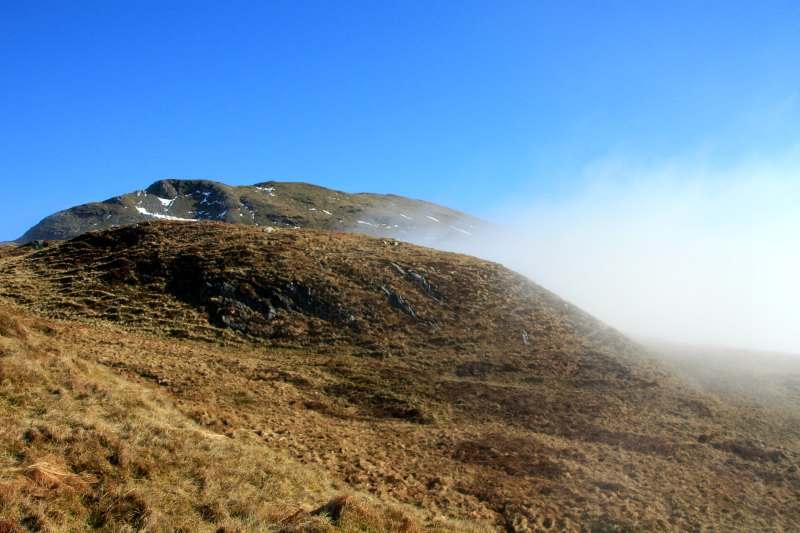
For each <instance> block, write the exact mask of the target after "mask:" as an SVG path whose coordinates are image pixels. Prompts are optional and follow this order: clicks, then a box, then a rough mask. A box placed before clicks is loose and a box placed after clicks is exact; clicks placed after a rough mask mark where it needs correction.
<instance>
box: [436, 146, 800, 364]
mask: <svg viewBox="0 0 800 533" xmlns="http://www.w3.org/2000/svg"><path fill="white" fill-rule="evenodd" d="M582 183H583V185H582V187H581V188H580V189H579V190H576V191H574V192H573V193H572V194H570V195H568V196H566V197H563V198H560V199H544V198H541V197H537V192H536V191H532V192H531V193H530V195H529V197H528V199H527V200H523V201H517V202H514V203H512V204H510V205H505V206H503V207H502V209H499V210H497V212H496V213H495V215H496V216H495V217H493V218H494V219H495V220H498V221H500V227H499V228H498V229H496V230H492V231H489V232H487V233H485V234H483V235H481V236H476V237H475V239H472V240H469V239H467V240H459V241H458V242H452V243H444V244H443V245H441V246H442V247H444V248H449V249H452V250H456V251H460V252H464V253H469V254H472V255H476V256H480V257H484V258H487V259H492V260H495V261H499V262H501V263H503V264H505V265H507V266H508V267H510V268H512V269H514V270H516V271H518V272H521V273H523V274H525V275H526V276H528V277H530V278H531V279H532V280H534V281H536V282H537V283H539V284H540V285H543V286H545V287H547V288H548V289H550V290H552V291H554V292H556V293H558V294H559V295H561V296H562V297H564V298H566V299H567V300H570V301H571V302H573V303H575V304H577V305H579V306H581V307H582V308H584V309H586V310H587V311H589V312H591V313H592V314H594V315H595V316H597V317H598V318H600V319H601V320H603V321H604V322H606V323H608V324H610V325H612V326H614V327H616V328H618V329H620V330H622V331H623V332H625V333H627V334H629V335H633V336H637V337H645V338H654V339H664V340H669V341H673V342H680V343H692V344H703V345H716V346H728V347H740V348H750V349H758V350H772V351H783V352H791V353H800V151H798V150H790V151H787V152H786V153H784V154H781V155H780V156H776V157H771V158H760V159H758V158H754V159H751V160H749V161H743V162H740V163H739V164H736V165H734V166H728V167H720V166H714V165H710V164H709V163H708V162H706V161H702V160H700V159H694V160H688V159H684V160H674V161H665V162H659V163H655V164H645V165H643V164H637V163H634V162H631V161H625V160H606V161H603V162H600V163H596V164H593V165H590V166H588V167H587V168H586V171H585V179H584V180H583V182H582Z"/></svg>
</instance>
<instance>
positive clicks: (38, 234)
mask: <svg viewBox="0 0 800 533" xmlns="http://www.w3.org/2000/svg"><path fill="white" fill-rule="evenodd" d="M151 220H216V221H221V222H227V223H231V224H244V225H248V226H260V227H266V228H269V227H273V228H312V229H325V230H338V231H354V232H359V233H366V234H368V235H373V236H382V237H393V238H397V239H401V240H413V241H415V242H429V243H431V244H435V243H436V242H437V241H439V240H450V239H453V238H467V237H469V236H471V235H472V233H473V232H474V231H475V230H477V229H479V228H480V227H482V226H485V225H486V223H485V222H483V221H482V220H480V219H478V218H475V217H472V216H470V215H466V214H464V213H461V212H459V211H455V210H453V209H449V208H446V207H443V206H439V205H436V204H432V203H429V202H424V201H421V200H413V199H410V198H405V197H403V196H397V195H393V194H370V193H357V194H350V193H345V192H342V191H337V190H333V189H327V188H325V187H320V186H317V185H313V184H309V183H300V182H279V181H267V182H261V183H256V184H254V185H249V186H231V185H226V184H224V183H220V182H216V181H210V180H183V179H164V180H160V181H157V182H155V183H153V184H152V185H150V186H149V187H147V188H146V189H144V190H138V191H134V192H131V193H127V194H123V195H121V196H115V197H114V198H110V199H108V200H105V201H103V202H92V203H87V204H83V205H79V206H75V207H71V208H69V209H65V210H63V211H59V212H57V213H54V214H53V215H50V216H48V217H46V218H44V219H43V220H42V221H41V222H39V223H38V224H36V225H35V226H33V227H32V228H31V229H29V230H28V231H27V232H25V234H24V235H23V236H22V237H20V238H19V239H18V240H17V242H20V243H27V242H30V241H34V240H66V239H71V238H73V237H77V236H78V235H81V234H83V233H86V232H88V231H94V230H102V229H110V228H114V227H118V226H124V225H128V224H135V223H138V222H146V221H151Z"/></svg>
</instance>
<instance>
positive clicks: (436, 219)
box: [425, 215, 441, 222]
mask: <svg viewBox="0 0 800 533" xmlns="http://www.w3.org/2000/svg"><path fill="white" fill-rule="evenodd" d="M425 218H428V219H430V220H433V221H434V222H441V221H440V220H439V219H438V218H434V217H432V216H430V215H425Z"/></svg>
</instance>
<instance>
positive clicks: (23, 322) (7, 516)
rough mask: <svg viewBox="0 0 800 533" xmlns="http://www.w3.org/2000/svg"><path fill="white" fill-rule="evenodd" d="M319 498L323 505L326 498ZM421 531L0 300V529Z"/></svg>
mask: <svg viewBox="0 0 800 533" xmlns="http://www.w3.org/2000/svg"><path fill="white" fill-rule="evenodd" d="M326 502H327V503H326ZM88 529H101V530H108V531H138V530H143V531H186V532H189V531H192V532H194V531H408V532H411V531H420V530H422V529H434V530H465V529H467V526H466V525H464V524H459V525H454V524H452V523H442V524H428V527H423V526H422V525H421V524H420V522H419V521H418V520H417V519H416V517H415V516H414V515H413V512H412V511H409V510H407V509H399V508H389V507H387V506H386V505H381V504H378V503H377V502H375V501H372V500H370V499H369V498H367V497H365V496H361V495H352V494H351V495H345V496H342V495H338V496H337V495H336V492H335V491H334V490H333V489H332V487H331V484H330V482H329V480H328V479H327V478H326V477H325V476H324V475H322V474H320V473H319V472H318V471H315V470H313V469H310V468H309V467H305V466H302V465H299V464H297V463H295V462H294V461H292V460H291V459H290V458H288V457H286V456H284V455H283V454H281V453H280V452H279V451H276V450H273V449H270V448H269V447H267V446H265V445H264V444H263V443H262V442H260V441H258V440H257V439H255V438H253V437H251V436H249V434H248V433H247V432H243V431H242V432H237V433H235V434H234V435H233V438H230V437H228V436H224V435H220V434H216V433H212V432H209V431H207V430H205V429H202V428H200V427H199V426H197V425H196V424H195V423H194V422H192V421H190V420H189V419H187V418H186V417H185V416H183V415H181V414H180V413H179V412H178V411H177V410H176V409H175V408H174V407H173V406H172V405H171V403H170V401H169V400H168V399H167V398H165V397H163V396H161V395H160V393H159V392H158V391H156V390H153V389H150V388H147V387H145V386H143V385H139V384H136V383H132V382H129V381H126V380H125V379H123V378H122V377H120V376H119V375H117V374H114V373H112V372H111V371H109V370H107V369H105V368H103V367H101V366H99V365H96V364H94V363H91V362H89V361H87V360H85V359H82V358H81V356H80V354H78V353H74V352H73V351H71V350H70V348H69V346H62V345H59V342H58V332H57V331H56V330H54V329H52V327H51V326H49V325H48V324H46V323H44V322H41V321H38V320H35V319H30V318H27V317H22V316H20V315H18V314H15V313H13V312H10V311H8V310H0V531H3V532H13V531H25V530H30V531H83V530H88Z"/></svg>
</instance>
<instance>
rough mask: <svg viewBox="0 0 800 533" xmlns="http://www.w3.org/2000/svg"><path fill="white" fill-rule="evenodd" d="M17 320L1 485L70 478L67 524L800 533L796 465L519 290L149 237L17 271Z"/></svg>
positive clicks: (568, 310)
mask: <svg viewBox="0 0 800 533" xmlns="http://www.w3.org/2000/svg"><path fill="white" fill-rule="evenodd" d="M187 258H188V259H187ZM392 263H394V264H395V265H398V266H400V267H401V271H402V272H401V271H399V270H398V269H397V268H396V267H395V266H394V265H393V264H392ZM189 267H191V268H189ZM410 271H413V272H415V273H417V274H421V275H422V276H424V277H425V279H426V280H427V282H428V283H429V284H431V285H432V286H433V287H434V288H435V291H436V292H435V294H434V293H432V292H431V291H429V290H428V289H427V288H426V286H425V285H424V284H423V283H421V282H419V280H418V279H417V278H415V277H414V276H413V275H411V274H408V272H410ZM403 272H405V274H403ZM178 274H181V275H184V274H185V275H187V276H188V278H182V279H188V280H189V281H190V282H191V283H188V284H187V285H186V286H182V285H181V283H180V282H177V281H176V279H178V278H180V277H181V276H178ZM289 283H291V284H293V286H294V287H295V288H297V287H303V288H304V289H298V290H299V291H300V292H297V291H296V290H295V289H292V290H288V289H287V284H289ZM197 287H200V288H201V289H200V290H199V291H195V292H192V290H190V289H192V288H194V289H196V288H197ZM383 287H390V288H391V291H393V292H394V293H395V294H397V295H400V296H402V300H403V301H404V302H406V303H408V304H410V305H411V306H413V308H414V310H415V313H414V315H411V314H409V313H408V312H407V310H404V309H403V308H402V306H401V305H399V304H398V302H399V300H398V299H397V298H394V299H393V298H391V297H389V295H387V294H386V292H385V291H384V290H383ZM204 288H205V289H204ZM287 291H288V292H287ZM298 294H299V295H300V296H298ZM432 294H434V296H435V297H432ZM2 297H4V298H5V300H6V301H13V302H15V304H16V305H19V306H21V308H24V309H25V313H24V314H25V319H24V320H23V321H22V322H20V323H18V324H17V325H16V326H15V325H14V323H13V321H12V322H11V323H10V325H9V326H7V328H6V331H8V332H9V334H10V335H11V336H10V337H0V349H3V350H4V352H3V353H6V354H7V355H6V357H4V358H0V361H1V362H2V364H0V372H5V373H7V374H8V375H10V376H11V377H10V378H9V379H3V378H2V376H0V382H2V383H3V389H2V390H0V398H2V401H3V402H6V403H4V404H0V405H2V406H4V407H2V408H1V409H3V410H4V411H3V412H4V413H6V414H7V416H8V419H9V420H11V421H12V422H10V425H9V427H10V428H12V429H11V430H10V433H8V436H3V437H2V438H3V439H5V440H2V441H1V442H0V449H2V450H7V452H6V453H7V461H6V462H7V464H6V467H7V468H9V469H24V468H26V467H27V466H29V465H32V464H35V463H36V462H41V461H44V460H45V459H44V458H46V457H51V458H52V457H56V458H58V457H61V458H62V459H63V461H62V462H56V461H54V460H53V459H47V460H48V461H50V462H52V464H54V465H57V466H58V468H59V472H66V473H69V472H72V473H73V474H75V475H77V476H79V477H80V478H81V479H83V480H85V481H86V483H87V485H85V486H84V487H83V488H81V487H79V486H78V485H76V486H75V488H74V490H72V491H70V490H66V489H65V490H62V491H61V493H60V496H58V497H59V498H62V499H61V500H58V502H57V503H56V502H50V505H49V506H48V507H47V509H60V510H61V511H59V512H61V513H64V514H66V515H69V516H72V514H74V515H75V516H81V517H83V518H79V519H77V520H78V521H80V520H84V521H86V520H90V519H89V518H87V517H92V516H93V517H96V518H92V519H91V520H90V522H86V523H91V524H95V525H96V526H98V527H104V528H106V529H114V528H118V529H119V528H125V527H128V528H133V527H134V526H136V527H147V528H151V529H154V530H158V529H159V528H163V527H167V525H169V527H183V528H188V529H186V530H194V529H192V528H195V529H197V528H200V529H201V530H202V529H203V528H213V527H226V528H229V529H231V530H236V528H240V529H242V530H258V529H259V528H267V529H269V528H273V529H281V528H284V529H287V530H291V529H292V528H294V529H298V528H300V529H302V528H306V530H309V531H312V530H319V531H325V530H328V529H330V528H351V529H354V530H357V529H358V527H361V526H358V525H352V526H351V525H348V524H350V523H351V522H348V521H350V520H352V521H353V522H352V523H353V524H359V523H360V522H359V520H361V521H362V522H363V521H364V520H367V521H368V522H369V524H371V525H368V526H367V525H364V526H363V527H369V528H372V530H375V531H378V530H398V529H402V528H410V530H412V531H413V528H414V527H420V528H436V527H439V525H440V524H445V525H444V526H442V527H454V528H455V529H456V530H460V529H461V530H463V528H464V527H466V526H464V525H463V524H462V525H458V526H452V525H450V526H447V525H446V524H447V519H448V518H449V519H469V520H474V521H476V522H474V523H476V524H478V526H475V527H479V526H480V525H481V524H489V525H490V527H493V528H495V529H505V530H513V531H554V530H568V531H569V530H571V531H580V530H590V531H592V530H594V531H630V530H641V531H687V530H689V531H691V530H700V529H703V528H706V529H712V530H726V531H730V530H770V529H775V530H780V528H783V530H786V531H790V530H797V529H800V503H799V502H800V498H798V495H800V474H798V470H797V464H798V462H800V450H799V449H798V446H797V442H796V440H792V438H787V434H785V433H780V432H773V431H770V430H769V428H770V427H771V426H769V425H766V424H762V425H758V426H753V427H749V426H747V425H746V424H742V423H741V416H740V415H741V412H740V411H738V410H737V409H738V408H737V407H735V406H732V405H730V404H728V403H725V402H723V401H721V400H715V399H714V398H710V397H708V396H705V395H702V394H699V393H696V392H693V391H692V390H690V389H688V388H686V387H683V386H682V385H681V384H680V383H679V382H678V381H676V380H675V379H673V378H671V377H670V376H669V375H668V374H667V373H666V372H664V371H663V370H660V369H658V368H653V367H652V365H650V364H649V363H646V362H645V361H644V360H643V359H642V358H641V354H640V353H639V352H638V351H637V350H638V348H637V346H636V345H634V344H632V343H630V342H629V341H627V340H626V339H624V338H622V337H621V336H620V335H619V334H617V333H615V332H613V331H610V330H609V329H608V328H605V327H604V326H602V325H601V324H599V323H597V322H596V321H594V320H593V319H591V317H588V316H587V315H585V314H584V313H581V312H580V311H578V310H576V309H574V308H573V307H571V306H569V305H568V304H565V303H564V302H563V301H561V300H559V299H558V298H556V297H555V296H553V295H552V294H550V293H547V291H544V290H543V289H541V288H538V287H536V286H535V285H533V284H531V283H530V282H527V281H526V280H524V279H522V278H520V277H519V276H516V275H514V274H513V273H510V272H508V271H506V270H504V269H503V268H502V267H500V266H498V265H494V264H491V263H486V262H482V261H478V260H476V259H473V258H468V257H464V256H457V255H452V254H443V253H440V252H436V251H434V250H429V249H422V248H417V247H413V246H410V245H404V244H395V243H394V242H393V241H386V240H374V239H368V238H364V237H359V236H354V235H333V234H328V233H324V232H314V231H297V232H274V233H270V234H266V233H264V232H261V231H258V230H255V229H248V228H241V227H234V226H229V225H222V224H198V225H180V224H147V225H144V226H142V227H141V228H138V229H137V228H133V229H130V228H129V229H124V230H118V231H117V232H114V233H112V234H98V235H88V236H86V237H83V238H81V239H78V240H76V241H73V242H71V243H64V244H61V245H54V246H53V247H51V248H49V249H45V250H43V251H35V252H34V251H31V250H27V251H22V252H19V253H16V254H10V255H8V256H6V257H5V258H0V298H2ZM282 298H284V299H282ZM287 302H288V303H287ZM267 304H269V305H272V306H273V308H275V310H276V313H275V314H274V316H273V317H272V318H266V317H267V316H268V315H269V312H268V305H267ZM340 308H344V309H347V310H349V311H352V312H353V314H354V315H355V318H356V320H355V323H356V324H357V326H355V327H354V326H353V325H352V321H349V320H345V322H344V323H342V322H340V319H341V317H342V316H345V317H346V316H347V315H341V314H338V313H337V312H331V311H332V310H334V311H335V310H337V309H340ZM220 312H224V313H230V314H225V315H224V316H226V317H228V318H231V317H232V318H233V319H231V320H226V321H223V320H221V319H220V316H221V315H220V314H219V313H220ZM12 314H13V313H12ZM36 317H39V318H36ZM42 317H48V318H42ZM54 318H55V319H59V320H61V321H60V322H59V321H53V320H51V319H54ZM17 326H19V328H22V329H21V330H20V331H22V333H20V331H17ZM523 330H524V331H525V332H527V333H528V336H527V341H528V343H527V344H526V343H525V342H524V341H523V337H522V335H521V334H520V333H521V331H523ZM25 335H27V338H26V337H25ZM5 361H8V362H9V363H8V364H6V363H5ZM26 365H27V366H26ZM26 391H28V392H27V393H26ZM52 391H59V393H58V394H55V393H54V392H52ZM126 391H127V392H126ZM26 394H29V395H28V396H26ZM84 420H89V423H88V424H86V423H85V422H84ZM20 421H21V422H20ZM4 435H5V434H4ZM763 457H766V458H767V459H768V460H761V458H763ZM773 457H774V458H775V460H774V461H773V460H772V458H773ZM232 458H235V460H233V459H232ZM64 467H66V469H65V468H64ZM9 472H10V470H9ZM15 472H16V473H14V474H9V475H8V481H9V483H16V484H17V485H15V486H18V487H22V488H20V489H19V490H17V489H15V490H17V491H16V492H15V494H22V495H23V496H25V493H24V490H23V489H24V487H28V489H25V490H31V491H32V490H34V488H37V487H38V486H36V485H35V484H34V483H33V482H32V481H31V479H30V478H29V477H26V476H25V475H22V474H20V472H22V471H21V470H16V471H15ZM304 476H306V477H304ZM95 480H96V481H95ZM301 480H305V481H301ZM89 481H94V482H92V483H89ZM79 489H80V490H79ZM20 491H22V492H20ZM80 491H84V492H87V491H88V494H90V495H92V496H91V497H87V496H85V495H83V496H76V495H79V494H80V493H81V492H80ZM56 492H58V491H56ZM342 493H347V494H352V496H351V497H350V498H348V499H346V500H335V499H334V498H336V497H337V495H339V494H342ZM365 494H368V495H369V496H365ZM25 497H26V498H29V500H24V505H23V504H21V503H18V504H15V505H16V506H15V507H11V509H17V511H15V512H17V513H18V514H17V515H14V518H13V520H14V523H17V524H18V523H21V522H20V521H21V520H23V519H24V518H25V516H27V515H26V514H25V512H23V511H19V509H23V508H24V506H25V505H27V506H29V507H30V506H32V505H35V504H36V503H37V501H38V500H36V499H35V498H33V496H25ZM52 497H53V498H55V497H56V496H52ZM70 498H73V499H70ZM75 498H77V500H75ZM76 502H77V503H76ZM326 502H331V503H330V505H328V506H326V505H325V503H326ZM71 505H75V507H71ZM408 505H414V506H415V509H414V510H413V511H409V507H407V506H408ZM392 506H399V507H397V509H399V511H395V510H392ZM42 509H44V508H42ZM71 509H73V510H71ZM164 509H169V510H172V511H174V512H172V514H170V515H169V516H166V515H165V514H164V513H166V512H167V511H164ZM776 509H777V510H778V511H777V512H776ZM41 512H42V513H44V512H45V511H44V510H41ZM395 512H399V514H397V515H395V514H394V513H395ZM20 513H21V514H20ZM70 513H72V514H70ZM80 513H83V514H80ZM0 516H3V518H4V519H5V516H4V515H0ZM36 516H38V515H36ZM42 516H44V518H42V520H44V519H46V518H47V516H46V513H45V514H44V515H42ZM359 517H361V518H359ZM370 517H371V518H370ZM443 517H444V518H443ZM53 520H55V519H53ZM31 523H34V522H31ZM76 523H78V522H76ZM125 524H127V525H125ZM131 524H133V525H131ZM265 524H267V525H265Z"/></svg>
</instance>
